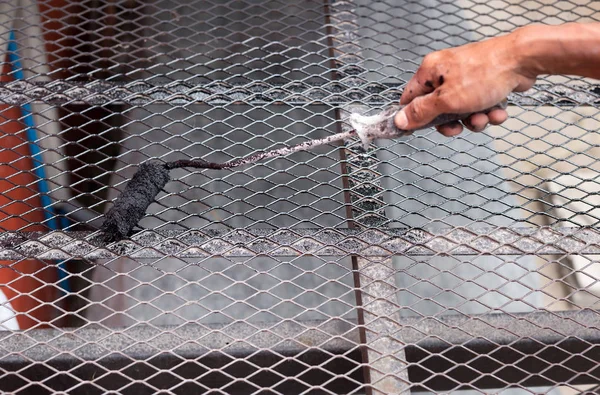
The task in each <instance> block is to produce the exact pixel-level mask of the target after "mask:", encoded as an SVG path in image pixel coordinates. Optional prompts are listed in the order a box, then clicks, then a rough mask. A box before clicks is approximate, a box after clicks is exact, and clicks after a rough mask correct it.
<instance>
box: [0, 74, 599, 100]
mask: <svg viewBox="0 0 600 395" xmlns="http://www.w3.org/2000/svg"><path fill="white" fill-rule="evenodd" d="M403 86H404V85H401V84H385V83H378V82H368V81H365V80H364V79H361V78H359V77H355V78H354V80H353V79H352V78H345V79H344V81H343V82H340V81H331V82H327V83H322V84H318V85H317V84H311V83H307V82H302V81H291V82H289V83H286V84H270V83H266V82H261V81H254V82H249V83H246V84H230V83H226V82H221V81H215V82H210V83H204V84H192V83H186V82H182V81H173V82H169V83H164V84H157V83H150V82H145V81H133V82H109V81H93V82H73V81H65V80H56V81H51V82H31V81H13V82H5V83H0V103H5V104H10V105H22V104H25V103H31V102H43V103H47V104H53V105H64V104H93V105H106V104H122V103H125V104H130V105H147V104H171V105H185V104H193V103H198V104H200V103H203V104H210V105H224V104H246V105H261V104H262V105H264V104H266V103H277V104H289V105H296V106H300V105H308V104H329V105H339V104H345V103H361V104H364V105H373V106H375V105H386V104H389V103H390V102H395V101H397V100H398V99H399V97H400V95H401V94H402V89H403ZM509 101H510V103H511V104H513V105H519V106H541V105H557V106H574V105H594V104H600V85H596V84H587V83H581V84H569V85H559V84H557V85H550V84H539V85H536V86H534V87H533V88H532V89H531V90H529V91H527V92H524V93H515V94H511V95H510V97H509Z"/></svg>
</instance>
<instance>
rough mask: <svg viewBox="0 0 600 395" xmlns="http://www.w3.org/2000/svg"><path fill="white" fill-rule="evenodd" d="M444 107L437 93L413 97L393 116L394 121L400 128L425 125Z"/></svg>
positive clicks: (412, 128) (413, 128)
mask: <svg viewBox="0 0 600 395" xmlns="http://www.w3.org/2000/svg"><path fill="white" fill-rule="evenodd" d="M443 112H444V108H443V106H442V105H441V102H440V100H439V95H438V94H437V93H429V94H427V95H425V96H419V97H416V98H414V99H413V100H412V101H411V102H410V103H408V104H407V105H406V107H404V108H403V109H402V110H400V111H398V114H396V116H395V117H394V123H395V124H396V127H397V128H398V129H400V130H415V129H418V128H420V127H422V126H425V125H427V124H428V123H429V122H431V121H433V119H434V118H435V117H437V116H438V115H440V114H442V113H443Z"/></svg>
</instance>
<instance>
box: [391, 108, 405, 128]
mask: <svg viewBox="0 0 600 395" xmlns="http://www.w3.org/2000/svg"><path fill="white" fill-rule="evenodd" d="M394 123H395V124H396V127H397V128H398V129H401V130H406V127H407V126H408V118H406V114H405V113H404V111H403V110H401V111H398V113H397V114H396V116H395V117H394Z"/></svg>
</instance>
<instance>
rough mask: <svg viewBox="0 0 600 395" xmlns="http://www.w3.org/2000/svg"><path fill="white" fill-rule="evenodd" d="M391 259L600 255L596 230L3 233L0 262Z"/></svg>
mask: <svg viewBox="0 0 600 395" xmlns="http://www.w3.org/2000/svg"><path fill="white" fill-rule="evenodd" d="M352 254H359V255H361V256H364V257H385V256H392V255H400V254H403V255H413V256H431V255H527V254H535V255H544V254H553V255H556V254H558V255H565V254H567V255H572V254H575V255H577V254H586V255H594V254H600V229H598V228H591V227H572V228H566V227H565V228H552V227H531V228H510V227H486V228H469V227H455V228H443V229H439V230H434V231H433V230H432V231H429V230H423V229H399V228H398V229H396V228H381V229H378V230H375V229H367V230H358V229H338V228H317V229H278V230H273V229H235V230H202V231H200V230H170V231H169V230H166V231H162V232H159V231H142V232H139V233H137V234H135V235H133V236H132V237H131V238H130V239H126V240H122V241H120V242H118V243H114V244H108V245H107V244H105V243H103V242H101V241H100V239H99V233H98V232H63V231H53V232H47V233H46V232H4V233H1V234H0V259H4V260H18V259H23V258H36V259H47V260H64V259H71V258H84V259H112V258H116V257H118V256H129V257H132V258H137V259H142V258H160V257H164V256H173V257H177V258H204V257H214V256H224V257H232V258H233V257H254V256H259V255H268V256H275V257H276V256H279V257H289V256H291V257H294V256H300V255H304V256H306V255H314V256H329V257H346V256H349V255H352Z"/></svg>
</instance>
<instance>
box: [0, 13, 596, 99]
mask: <svg viewBox="0 0 600 395" xmlns="http://www.w3.org/2000/svg"><path fill="white" fill-rule="evenodd" d="M344 23H345V22H344ZM346 43H348V41H347V40H346ZM352 45H353V46H355V44H354V43H352ZM338 48H339V45H338ZM336 61H337V62H341V60H340V59H336ZM338 70H339V68H338ZM351 81H352V78H351V79H350V80H346V81H345V80H344V79H342V80H333V81H331V82H329V83H326V84H321V85H311V84H309V83H306V82H301V81H294V82H289V83H286V84H281V85H277V84H270V83H266V82H261V81H253V82H249V83H247V84H231V83H227V82H223V81H213V82H202V83H198V82H194V81H190V82H185V81H183V82H182V81H174V82H169V83H165V84H164V85H161V84H156V83H154V84H153V83H149V82H145V81H133V82H125V83H124V82H110V81H93V82H85V83H83V82H74V81H67V80H55V81H50V82H32V81H11V82H4V83H0V103H4V104H10V105H22V104H27V103H32V102H43V103H47V104H52V105H63V104H93V105H106V104H130V105H147V104H161V103H163V104H173V105H185V104H193V103H204V104H212V105H223V104H236V103H239V104H250V105H253V104H258V105H260V104H263V105H264V104H265V103H286V104H291V105H308V104H330V105H341V104H345V103H360V104H363V105H372V106H376V105H388V104H389V103H391V102H395V101H397V100H398V98H399V97H400V95H401V93H402V85H400V84H383V83H380V82H371V83H368V82H366V81H364V80H361V81H360V82H361V83H360V86H361V88H360V89H358V88H356V86H357V84H356V83H354V84H349V83H348V82H351ZM509 102H510V103H511V104H514V105H518V106H540V105H558V106H573V105H594V104H596V105H597V104H600V85H598V84H589V83H581V84H569V85H560V84H557V85H550V84H537V85H536V86H534V87H533V88H532V89H531V90H529V91H527V92H523V93H513V94H511V95H510V96H509Z"/></svg>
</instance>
